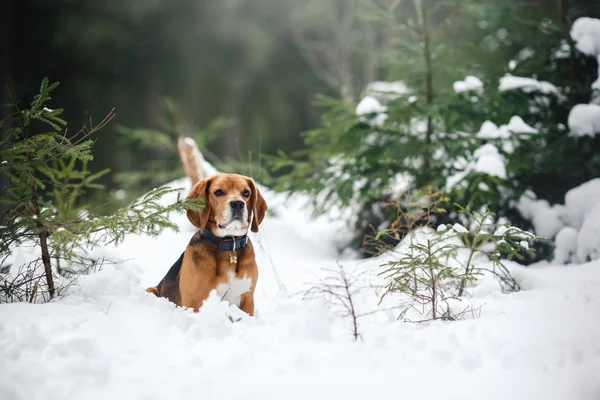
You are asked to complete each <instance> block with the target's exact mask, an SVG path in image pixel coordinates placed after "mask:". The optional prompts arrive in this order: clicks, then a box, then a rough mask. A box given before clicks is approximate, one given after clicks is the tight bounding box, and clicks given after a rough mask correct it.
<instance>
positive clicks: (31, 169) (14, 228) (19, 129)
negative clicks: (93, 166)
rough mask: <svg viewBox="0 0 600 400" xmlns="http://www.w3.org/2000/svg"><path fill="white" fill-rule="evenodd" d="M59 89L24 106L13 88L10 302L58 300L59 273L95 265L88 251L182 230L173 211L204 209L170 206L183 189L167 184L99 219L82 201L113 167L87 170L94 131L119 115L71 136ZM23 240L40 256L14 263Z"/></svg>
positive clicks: (2, 253) (5, 284) (5, 191)
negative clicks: (167, 200)
mask: <svg viewBox="0 0 600 400" xmlns="http://www.w3.org/2000/svg"><path fill="white" fill-rule="evenodd" d="M57 86H58V83H53V84H50V83H49V81H48V79H44V80H43V81H42V84H41V87H40V94H38V95H36V96H35V97H34V99H33V101H32V102H31V103H30V105H29V107H21V105H20V103H19V101H18V100H17V97H16V95H15V93H14V90H13V89H12V87H10V88H9V91H10V94H11V98H12V101H11V102H10V103H9V104H7V105H5V107H9V108H10V109H11V110H12V112H11V113H10V114H9V115H8V117H7V118H6V119H4V120H2V121H0V127H1V128H2V130H3V132H2V139H1V140H0V156H1V160H2V161H1V163H0V174H4V175H6V176H8V178H9V184H8V185H7V186H6V187H3V188H1V189H0V195H1V197H0V201H2V202H3V203H7V204H8V205H9V207H8V209H7V211H6V212H5V213H4V214H3V215H1V216H0V220H1V221H2V226H1V227H0V243H1V244H0V273H2V275H0V289H1V290H2V293H1V294H2V298H1V299H0V300H3V301H11V300H28V301H35V300H36V298H37V297H41V298H43V299H51V298H53V297H54V296H56V295H57V294H58V291H59V290H60V286H58V285H57V284H56V282H55V278H56V276H57V275H56V273H59V274H60V275H62V276H65V275H70V274H73V273H80V272H82V271H83V270H85V268H86V267H88V266H90V265H92V264H93V263H94V261H93V260H89V259H88V258H87V252H88V251H89V250H90V249H91V248H93V247H94V246H95V245H97V244H106V243H111V242H119V241H121V240H122V239H123V238H124V236H125V235H127V234H145V235H157V234H158V233H160V231H161V230H162V229H164V228H170V229H177V227H176V226H175V225H174V224H173V223H172V222H170V220H169V218H168V215H169V213H171V212H178V211H182V210H184V209H186V208H192V209H196V210H198V209H200V207H201V204H200V203H199V202H196V201H191V202H190V201H177V202H176V203H174V204H170V205H168V206H163V205H162V204H161V202H160V199H161V197H162V196H164V195H165V194H168V193H173V192H177V191H178V189H171V188H164V187H163V188H159V189H155V190H153V191H151V192H150V193H148V194H146V195H145V196H143V197H142V198H140V199H138V200H136V201H134V202H132V203H131V204H130V205H129V206H127V207H125V208H122V209H120V210H118V211H117V212H115V213H114V214H112V215H106V216H93V215H92V214H91V212H90V210H88V209H87V208H86V207H85V206H84V205H82V204H80V203H81V198H82V197H81V196H82V194H84V192H85V191H86V190H95V189H101V188H102V186H100V185H98V184H96V183H95V181H96V180H97V179H98V178H99V177H100V176H102V175H103V174H105V173H106V172H107V171H101V172H99V173H96V174H91V173H90V172H89V170H88V168H87V166H88V163H89V162H91V161H92V160H93V156H92V152H91V148H92V145H93V143H94V140H93V138H92V135H94V134H95V133H97V132H98V131H99V130H100V129H101V128H102V127H104V126H106V124H108V123H109V122H110V120H111V119H112V117H113V116H114V113H113V112H111V113H109V114H108V115H107V117H106V118H105V119H104V120H102V122H100V123H99V124H97V125H93V124H92V122H91V121H90V125H89V126H86V127H84V128H83V129H81V130H80V131H79V132H77V133H76V134H74V135H68V132H67V130H66V129H65V127H66V125H67V123H66V121H64V120H63V119H62V118H61V114H62V112H63V110H62V109H51V108H48V107H47V103H48V102H49V101H50V100H51V93H52V91H53V90H54V89H56V88H57ZM21 245H29V246H33V247H34V248H35V251H36V253H37V254H38V256H39V257H37V258H36V259H35V260H33V261H32V262H31V263H29V264H27V265H24V266H22V265H10V264H9V262H8V260H9V257H10V256H11V255H12V254H13V252H14V251H15V250H16V249H17V248H18V247H19V246H21ZM61 264H62V265H63V267H62V268H61ZM40 269H41V271H40ZM42 282H45V284H44V283H42Z"/></svg>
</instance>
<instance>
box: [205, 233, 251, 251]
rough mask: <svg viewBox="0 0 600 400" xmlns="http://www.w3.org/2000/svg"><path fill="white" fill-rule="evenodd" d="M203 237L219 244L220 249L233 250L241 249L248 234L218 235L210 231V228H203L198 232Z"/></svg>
mask: <svg viewBox="0 0 600 400" xmlns="http://www.w3.org/2000/svg"><path fill="white" fill-rule="evenodd" d="M200 236H202V237H203V238H204V239H206V240H208V241H209V242H212V243H214V244H216V245H217V246H219V250H221V251H233V250H237V249H242V248H244V247H246V245H247V244H248V235H244V236H231V237H219V236H216V235H215V234H214V233H212V232H211V231H210V230H208V229H205V230H204V231H202V233H200Z"/></svg>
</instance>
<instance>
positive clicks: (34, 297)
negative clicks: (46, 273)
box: [29, 279, 40, 303]
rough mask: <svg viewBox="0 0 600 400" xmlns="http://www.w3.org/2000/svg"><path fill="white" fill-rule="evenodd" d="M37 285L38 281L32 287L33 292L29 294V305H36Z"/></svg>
mask: <svg viewBox="0 0 600 400" xmlns="http://www.w3.org/2000/svg"><path fill="white" fill-rule="evenodd" d="M39 283H40V280H39V279H38V280H37V281H35V284H34V285H33V291H32V292H31V298H30V299H29V302H30V303H36V300H37V291H38V286H39Z"/></svg>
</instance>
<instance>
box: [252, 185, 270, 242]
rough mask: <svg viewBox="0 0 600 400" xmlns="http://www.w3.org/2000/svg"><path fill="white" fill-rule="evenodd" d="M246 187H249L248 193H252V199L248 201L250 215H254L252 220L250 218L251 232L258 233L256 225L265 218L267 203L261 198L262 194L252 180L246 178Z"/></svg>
mask: <svg viewBox="0 0 600 400" xmlns="http://www.w3.org/2000/svg"><path fill="white" fill-rule="evenodd" d="M248 185H250V191H251V192H252V197H251V199H250V208H251V209H252V213H253V214H254V218H252V228H251V229H252V232H258V225H260V223H261V222H262V220H263V218H265V213H266V212H267V202H266V201H265V199H264V198H263V197H262V194H260V192H259V191H258V188H257V187H256V185H255V184H254V181H253V180H252V179H249V178H248Z"/></svg>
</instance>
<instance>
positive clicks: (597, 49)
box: [571, 17, 600, 89]
mask: <svg viewBox="0 0 600 400" xmlns="http://www.w3.org/2000/svg"><path fill="white" fill-rule="evenodd" d="M571 38H573V40H574V41H575V47H577V50H579V51H580V52H582V53H583V54H586V55H588V56H592V57H596V60H597V61H598V79H596V81H595V82H594V83H592V89H600V19H597V18H589V17H581V18H578V19H577V20H575V22H573V25H572V26H571Z"/></svg>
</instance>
